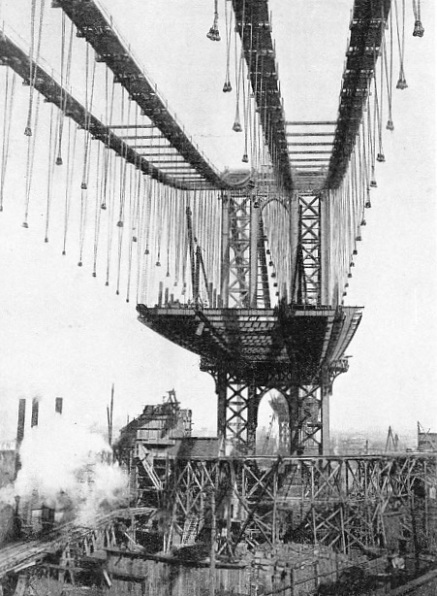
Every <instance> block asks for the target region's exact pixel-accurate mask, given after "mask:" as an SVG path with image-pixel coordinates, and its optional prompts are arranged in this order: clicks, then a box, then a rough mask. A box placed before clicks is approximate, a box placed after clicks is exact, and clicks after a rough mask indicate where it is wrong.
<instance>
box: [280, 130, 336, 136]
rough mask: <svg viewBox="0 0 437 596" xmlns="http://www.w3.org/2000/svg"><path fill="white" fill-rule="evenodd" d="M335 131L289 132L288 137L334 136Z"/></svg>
mask: <svg viewBox="0 0 437 596" xmlns="http://www.w3.org/2000/svg"><path fill="white" fill-rule="evenodd" d="M334 135H335V131H332V132H287V133H285V136H286V137H333V136H334Z"/></svg>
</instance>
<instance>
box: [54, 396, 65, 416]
mask: <svg viewBox="0 0 437 596" xmlns="http://www.w3.org/2000/svg"><path fill="white" fill-rule="evenodd" d="M62 406H63V398H62V397H56V398H55V412H56V413H57V414H62Z"/></svg>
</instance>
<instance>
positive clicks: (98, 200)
mask: <svg viewBox="0 0 437 596" xmlns="http://www.w3.org/2000/svg"><path fill="white" fill-rule="evenodd" d="M100 151H101V152H102V154H103V156H102V160H101V165H100ZM107 165H108V162H107V149H106V147H105V146H103V147H102V148H101V147H100V143H99V145H98V147H97V166H96V190H95V201H94V252H93V273H92V275H93V277H97V252H98V247H99V238H100V219H101V215H102V209H101V204H102V196H101V195H102V192H103V191H102V189H104V188H105V184H106V181H107V176H108V172H107ZM100 170H102V171H100Z"/></svg>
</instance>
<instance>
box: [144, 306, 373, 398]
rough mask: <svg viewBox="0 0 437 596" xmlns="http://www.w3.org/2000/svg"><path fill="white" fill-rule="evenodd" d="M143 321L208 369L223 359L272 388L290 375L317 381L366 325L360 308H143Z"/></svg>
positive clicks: (300, 381)
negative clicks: (316, 378) (363, 322)
mask: <svg viewBox="0 0 437 596" xmlns="http://www.w3.org/2000/svg"><path fill="white" fill-rule="evenodd" d="M137 310H138V312H139V315H140V316H139V320H140V321H141V322H142V323H143V324H144V325H146V326H147V327H149V328H150V329H152V330H153V331H155V332H157V333H159V334H160V335H162V336H163V337H165V338H167V339H169V340H170V341H172V342H174V343H176V344H177V345H179V346H181V347H183V348H185V349H187V350H190V351H191V352H194V353H195V354H199V355H200V356H202V364H203V366H202V368H204V369H206V370H207V369H208V363H209V364H210V365H211V366H213V365H214V364H216V363H220V365H221V366H226V368H227V370H229V371H231V372H232V373H233V374H234V375H235V376H237V377H239V378H241V379H242V380H255V382H256V383H258V384H260V385H264V386H268V385H269V384H270V382H271V380H272V379H277V378H278V376H284V374H285V375H287V376H288V377H290V379H291V381H292V382H293V383H294V382H295V383H296V384H306V383H307V384H308V383H311V382H312V381H313V379H314V377H315V376H316V375H318V374H319V373H320V372H321V371H322V370H323V369H326V370H329V369H333V368H335V367H336V366H337V365H338V362H339V361H340V359H341V358H342V357H343V355H344V352H345V350H346V349H347V347H348V345H349V343H350V341H351V340H352V338H353V336H354V334H355V331H356V329H357V327H358V325H359V323H360V320H361V315H362V309H361V308H360V307H353V306H350V307H343V308H341V309H338V308H337V309H334V308H330V307H324V306H321V307H313V308H311V307H299V306H288V305H287V306H283V305H281V306H280V307H278V308H274V309H261V308H248V309H242V308H238V309H237V308H208V309H203V310H200V309H193V308H190V307H188V306H187V307H181V306H176V307H171V306H166V307H159V306H157V307H154V308H148V307H146V306H145V305H143V304H139V305H138V306H137Z"/></svg>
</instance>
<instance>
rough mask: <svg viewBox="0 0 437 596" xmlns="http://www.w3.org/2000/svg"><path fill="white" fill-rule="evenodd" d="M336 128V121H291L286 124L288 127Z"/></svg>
mask: <svg viewBox="0 0 437 596" xmlns="http://www.w3.org/2000/svg"><path fill="white" fill-rule="evenodd" d="M319 124H320V126H335V125H336V124H337V122H336V121H335V120H334V121H324V120H320V121H319V122H318V121H316V120H314V121H301V122H298V121H289V120H287V122H286V123H285V125H286V126H317V125H319Z"/></svg>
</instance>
